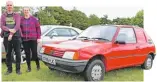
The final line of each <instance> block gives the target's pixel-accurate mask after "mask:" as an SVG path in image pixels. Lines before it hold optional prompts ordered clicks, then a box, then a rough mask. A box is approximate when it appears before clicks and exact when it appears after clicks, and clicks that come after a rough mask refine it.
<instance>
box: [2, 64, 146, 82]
mask: <svg viewBox="0 0 157 82" xmlns="http://www.w3.org/2000/svg"><path fill="white" fill-rule="evenodd" d="M13 68H14V69H13V73H12V74H10V75H4V73H5V72H6V70H7V68H6V65H5V63H3V64H2V80H3V81H83V80H84V79H83V77H82V75H81V74H71V73H65V72H60V71H50V70H49V69H48V68H47V67H46V66H45V65H44V63H42V62H41V69H40V70H39V71H37V70H36V65H35V63H34V62H32V72H30V73H27V72H26V69H27V66H26V64H22V65H21V71H22V75H17V74H16V72H15V65H14V64H13ZM104 80H105V81H143V70H142V69H141V68H140V67H130V68H124V69H118V70H113V71H110V72H107V73H106V74H105V77H104Z"/></svg>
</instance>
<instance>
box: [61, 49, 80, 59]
mask: <svg viewBox="0 0 157 82" xmlns="http://www.w3.org/2000/svg"><path fill="white" fill-rule="evenodd" d="M78 57H79V54H78V52H72V51H67V52H65V53H64V55H63V58H66V59H73V60H77V59H78Z"/></svg>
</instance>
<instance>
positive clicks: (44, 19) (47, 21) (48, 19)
mask: <svg viewBox="0 0 157 82" xmlns="http://www.w3.org/2000/svg"><path fill="white" fill-rule="evenodd" d="M37 17H38V19H39V21H40V24H41V25H53V24H58V23H57V20H55V18H54V16H52V15H50V14H49V13H48V12H46V11H45V10H40V11H38V13H37Z"/></svg>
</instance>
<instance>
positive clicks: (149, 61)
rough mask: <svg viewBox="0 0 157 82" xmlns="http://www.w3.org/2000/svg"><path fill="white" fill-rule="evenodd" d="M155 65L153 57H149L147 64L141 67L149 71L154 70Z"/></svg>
mask: <svg viewBox="0 0 157 82" xmlns="http://www.w3.org/2000/svg"><path fill="white" fill-rule="evenodd" d="M152 65H153V58H152V56H151V55H148V57H147V59H146V60H145V62H144V63H143V64H142V65H141V67H142V68H143V69H146V70H149V69H151V68H152Z"/></svg>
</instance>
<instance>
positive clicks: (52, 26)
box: [41, 25, 82, 33]
mask: <svg viewBox="0 0 157 82" xmlns="http://www.w3.org/2000/svg"><path fill="white" fill-rule="evenodd" d="M46 26H49V27H51V29H54V28H72V29H74V30H76V31H77V32H79V33H81V32H82V30H80V29H79V28H76V27H71V26H63V25H41V27H46Z"/></svg>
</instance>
